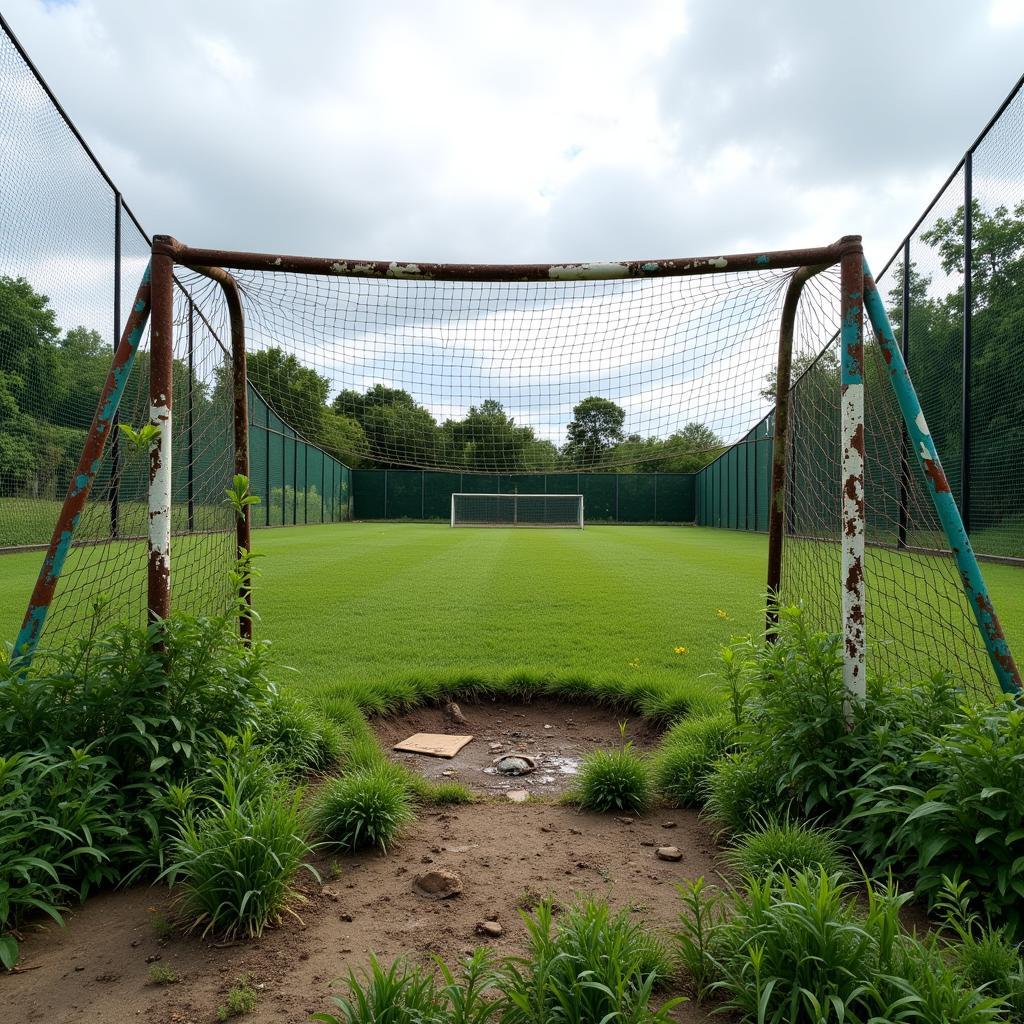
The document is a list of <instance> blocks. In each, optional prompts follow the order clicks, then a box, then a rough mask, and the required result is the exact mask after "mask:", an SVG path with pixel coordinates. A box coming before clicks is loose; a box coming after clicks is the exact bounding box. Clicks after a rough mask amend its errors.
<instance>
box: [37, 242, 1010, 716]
mask: <svg viewBox="0 0 1024 1024" xmlns="http://www.w3.org/2000/svg"><path fill="white" fill-rule="evenodd" d="M175 266H181V267H184V268H187V269H188V270H191V271H194V272H196V273H199V274H202V275H204V276H206V277H208V278H211V279H212V280H214V281H216V282H217V283H218V284H219V285H220V287H221V289H222V290H223V293H224V298H225V301H226V305H227V309H228V313H229V317H230V324H231V355H232V374H231V376H232V387H233V398H234V471H235V473H236V474H239V475H242V476H245V477H248V476H249V444H248V408H247V386H246V379H247V378H246V354H245V321H244V312H243V305H242V297H241V294H240V291H239V287H238V285H237V283H236V281H235V278H234V277H233V276H232V275H231V273H230V271H231V270H233V269H236V270H253V271H264V272H271V273H272V272H288V273H293V274H311V275H322V276H327V277H337V276H348V277H366V278H401V279H408V280H420V281H466V282H544V281H558V282H564V281H599V280H615V279H623V278H652V277H667V276H692V275H706V274H733V273H742V272H744V271H759V270H785V269H789V270H793V271H794V273H793V274H792V276H791V277H790V280H789V284H788V288H787V291H786V294H785V297H784V302H783V306H782V315H781V322H780V327H779V344H778V361H777V368H776V369H777V372H776V384H775V387H776V393H775V422H774V435H773V442H772V474H771V497H770V506H769V524H768V537H769V550H768V571H767V578H766V581H765V583H766V591H767V593H768V595H769V610H768V623H767V625H768V633H769V635H771V632H772V627H773V625H774V624H775V623H776V622H777V611H776V607H775V605H774V603H773V602H774V601H775V600H776V599H777V597H778V595H779V594H780V590H781V579H782V560H783V543H784V532H785V531H784V526H785V523H784V519H785V491H786V476H787V467H786V459H787V442H788V439H789V424H790V415H789V414H790V395H791V384H792V381H791V376H792V355H793V338H794V326H795V323H796V317H797V310H798V307H799V303H800V296H801V293H802V291H803V288H804V285H805V284H806V283H807V282H808V281H809V280H810V279H811V278H812V277H814V276H815V275H816V274H818V273H821V272H822V271H824V270H826V269H829V268H833V267H836V266H838V267H839V273H840V294H841V299H840V303H841V308H840V324H841V326H840V338H839V342H840V382H841V400H840V407H841V431H842V434H841V449H840V452H841V479H842V499H841V500H842V520H841V536H840V538H839V540H840V543H841V546H842V563H841V565H842V570H841V571H842V581H841V583H842V622H843V627H842V642H843V658H844V682H845V685H846V688H847V691H848V693H849V694H850V697H851V699H854V700H863V698H864V695H865V684H866V679H865V650H866V635H865V574H864V554H865V544H866V515H865V494H864V471H865V429H864V377H863V365H864V324H865V314H867V318H868V320H869V322H870V325H871V328H872V330H873V331H874V336H875V339H876V340H877V343H878V345H879V347H880V349H881V352H882V355H883V357H884V359H885V363H886V366H887V370H888V376H889V379H890V383H891V385H892V387H893V390H894V392H895V395H896V399H897V401H898V403H899V407H900V411H901V414H902V418H903V424H904V429H905V431H906V434H907V437H908V440H909V442H910V443H911V444H912V446H913V448H914V451H915V453H916V455H917V458H918V461H919V463H920V468H921V470H922V473H923V474H924V477H925V479H926V480H927V486H928V491H929V496H930V498H931V500H932V503H933V505H934V507H935V511H936V513H937V516H938V519H939V520H940V522H941V524H942V527H943V529H944V530H945V533H946V537H947V539H948V543H949V548H950V550H951V552H952V553H953V557H954V558H955V560H956V563H957V568H958V571H959V575H960V578H961V580H962V583H963V588H964V592H965V595H966V598H967V601H968V603H969V604H970V607H971V610H972V612H973V613H974V617H975V620H976V622H977V625H978V628H979V630H980V633H981V636H982V639H983V641H984V645H985V648H986V650H987V652H988V655H989V658H990V660H991V662H992V665H993V668H994V670H995V673H996V676H997V679H998V681H999V684H1000V687H1001V688H1002V689H1003V690H1004V691H1006V692H1012V693H1017V692H1019V691H1020V688H1021V678H1020V673H1019V671H1018V669H1017V667H1016V665H1015V663H1014V660H1013V657H1012V655H1011V654H1010V651H1009V648H1008V646H1007V643H1006V639H1005V637H1004V635H1003V632H1002V629H1001V627H1000V625H999V621H998V618H997V617H996V614H995V611H994V610H993V608H992V604H991V601H990V600H989V597H988V592H987V590H986V588H985V584H984V581H983V579H982V576H981V572H980V569H979V566H978V562H977V559H976V558H975V556H974V552H973V550H972V549H971V545H970V542H969V540H968V538H967V534H966V532H965V530H964V526H963V522H962V519H961V516H960V512H959V510H958V508H957V506H956V503H955V501H954V499H953V497H952V494H951V493H950V489H949V485H948V483H947V482H946V478H945V474H944V473H943V471H942V467H941V464H940V462H939V458H938V455H937V453H936V450H935V445H934V443H933V442H932V439H931V436H930V434H929V432H928V428H927V424H926V422H925V419H924V415H923V413H922V411H921V406H920V403H919V401H918V399H917V395H916V393H915V391H914V388H913V385H912V383H911V380H910V376H909V373H908V372H907V368H906V365H905V363H904V361H903V358H902V354H901V352H900V348H899V345H898V344H897V343H896V341H895V338H894V336H893V332H892V328H891V326H890V324H889V320H888V315H887V313H886V311H885V308H884V306H883V304H882V301H881V298H880V297H879V294H878V291H877V288H876V287H875V284H874V280H873V278H872V277H871V274H870V271H869V269H868V267H867V264H866V263H865V260H864V254H863V248H862V244H861V238H860V236H858V235H847V236H844V237H842V238H840V239H839V240H838V241H837V242H834V243H833V244H831V245H827V246H822V247H816V248H806V249H791V250H784V251H775V252H762V253H744V254H737V255H727V256H716V257H699V258H688V259H665V260H648V261H640V260H636V261H625V262H609V263H570V264H523V265H515V264H513V265H502V264H491V265H488V264H436V263H400V262H382V261H360V260H351V259H330V258H314V257H304V256H284V255H276V254H267V253H245V252H229V251H221V250H215V249H201V248H192V247H189V246H187V245H184V244H182V243H181V242H179V241H177V240H176V239H174V238H173V237H171V236H169V235H157V236H155V237H154V239H153V247H152V259H151V263H150V268H149V270H148V271H147V276H146V278H145V279H144V281H143V284H142V286H140V289H139V293H138V296H137V300H136V306H135V312H134V313H133V316H132V318H131V320H130V321H129V323H128V325H127V326H126V329H125V333H124V336H123V337H122V339H121V343H120V345H119V347H118V349H117V353H116V355H115V358H114V364H113V366H112V367H111V372H110V376H109V378H108V381H107V387H106V388H105V389H104V392H103V394H102V396H101V399H100V404H99V407H98V409H97V413H96V418H95V419H94V421H93V425H92V428H91V429H90V432H89V435H88V439H87V441H86V444H85V447H84V450H83V453H82V457H81V461H80V464H79V470H78V473H77V474H76V476H75V477H74V478H73V481H72V484H71V486H70V487H69V490H68V494H67V497H66V499H65V503H64V507H63V510H62V513H61V515H60V518H59V521H58V523H57V526H56V528H55V530H54V534H53V539H52V541H51V544H50V549H49V551H48V552H47V555H46V558H45V559H44V563H43V567H42V570H41V572H40V575H39V579H38V581H37V584H36V588H35V591H34V592H33V595H32V600H31V603H30V605H29V608H28V611H27V613H26V616H25V620H24V624H23V626H22V631H21V633H20V634H19V637H18V641H17V648H18V650H19V652H20V653H21V654H22V655H23V656H25V657H31V654H32V652H33V651H34V649H35V647H36V644H37V643H38V640H39V635H40V633H41V631H42V627H43V623H44V622H45V618H46V611H47V608H48V607H49V603H50V601H51V600H52V598H53V594H54V591H55V589H56V586H57V581H58V578H59V575H60V569H61V566H62V564H63V560H64V557H65V556H66V554H67V550H68V548H69V547H70V544H71V543H72V540H73V534H74V526H75V523H76V521H77V519H76V516H77V514H78V513H79V512H80V511H81V508H82V507H83V506H84V503H85V501H86V500H87V498H88V494H89V490H90V488H91V485H92V480H93V477H94V476H95V467H96V466H97V465H98V463H99V459H100V457H101V456H102V454H103V449H104V445H105V443H106V441H107V440H108V438H109V436H110V434H111V424H112V422H113V417H114V415H115V414H116V411H117V404H118V401H119V399H120V390H123V387H124V379H125V378H126V377H127V374H128V373H129V372H130V370H131V364H132V361H133V359H134V355H135V352H136V351H137V349H138V345H139V341H140V338H141V335H142V331H143V329H144V327H145V322H146V318H147V317H148V316H151V321H152V323H151V332H150V366H151V373H150V381H149V399H150V422H151V424H152V425H153V426H154V427H155V428H156V430H155V436H154V439H153V441H152V444H151V449H150V474H149V480H150V484H149V535H148V584H147V595H148V614H149V618H150V620H151V621H160V620H163V619H165V618H166V617H167V616H168V615H169V614H170V611H171V593H172V591H171V579H172V555H171V515H170V510H171V457H172V452H171V442H170V439H171V420H172V416H173V409H172V402H171V396H172V387H171V384H172V380H171V377H172V372H173V338H172V334H173V286H174V268H175ZM119 389H120V390H119ZM236 540H237V547H238V549H239V551H240V552H244V551H249V550H250V549H251V520H250V514H249V508H248V506H247V507H246V508H245V512H244V515H240V516H239V517H238V522H237V536H236ZM239 597H240V600H241V601H242V606H241V610H240V614H239V628H240V633H241V636H242V637H243V638H244V639H246V640H248V639H250V638H251V636H252V618H251V616H250V614H249V611H248V609H249V607H251V592H250V588H249V583H248V580H247V579H244V578H243V580H242V583H241V587H240V594H239Z"/></svg>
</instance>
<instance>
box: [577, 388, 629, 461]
mask: <svg viewBox="0 0 1024 1024" xmlns="http://www.w3.org/2000/svg"><path fill="white" fill-rule="evenodd" d="M572 415H573V418H572V420H571V422H570V423H569V425H568V428H567V431H566V433H567V438H568V439H567V441H566V444H565V456H566V458H567V459H568V460H569V461H570V462H571V463H572V465H574V466H596V465H598V464H599V463H600V462H601V461H602V459H603V458H604V456H606V455H607V454H608V453H609V452H610V451H611V450H612V448H614V446H615V445H617V444H619V443H620V442H621V441H622V440H623V434H622V425H623V424H624V423H625V422H626V412H625V410H624V409H623V408H622V407H621V406H619V405H616V404H615V403H614V402H613V401H612V400H611V399H610V398H600V397H598V396H597V395H590V396H589V397H588V398H584V399H583V401H582V402H580V403H579V404H578V405H576V406H574V407H573V410H572Z"/></svg>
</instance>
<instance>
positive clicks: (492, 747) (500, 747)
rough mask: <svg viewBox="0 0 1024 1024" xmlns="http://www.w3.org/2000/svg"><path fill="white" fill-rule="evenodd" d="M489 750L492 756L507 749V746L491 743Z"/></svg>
mask: <svg viewBox="0 0 1024 1024" xmlns="http://www.w3.org/2000/svg"><path fill="white" fill-rule="evenodd" d="M487 749H488V750H489V751H490V752H491V753H492V754H497V753H498V751H499V750H504V749H505V744H504V743H491V744H489V745H488V747H487Z"/></svg>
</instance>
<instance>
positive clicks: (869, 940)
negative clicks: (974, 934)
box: [682, 869, 1002, 1024]
mask: <svg viewBox="0 0 1024 1024" xmlns="http://www.w3.org/2000/svg"><path fill="white" fill-rule="evenodd" d="M909 895H910V894H900V893H899V892H898V891H897V889H896V888H895V887H893V886H892V885H882V886H877V885H873V884H870V883H869V884H867V886H866V897H867V901H866V908H864V909H862V908H861V904H860V901H859V899H858V896H857V893H856V892H855V891H854V890H853V889H852V888H851V887H850V885H849V884H848V883H845V882H843V881H842V879H841V878H840V877H839V876H836V875H829V874H828V872H827V871H824V870H821V869H819V870H816V871H813V870H812V871H801V872H796V873H795V874H792V875H790V874H774V875H769V876H767V877H766V878H764V879H761V880H755V879H750V880H748V881H747V882H746V883H745V884H744V885H743V886H742V887H740V888H737V889H730V890H728V891H727V892H726V893H725V894H724V896H723V897H720V898H721V900H722V906H721V908H720V909H717V908H716V910H715V911H709V912H708V913H706V914H704V916H703V918H702V919H701V920H702V925H701V933H700V934H699V935H698V933H697V929H696V925H695V916H694V910H693V908H694V905H697V906H698V907H699V906H701V905H702V904H704V903H705V901H706V900H707V898H708V897H707V896H706V895H705V892H704V891H703V890H692V891H691V893H690V899H689V900H688V901H687V904H688V910H689V913H688V914H686V915H685V916H684V917H683V920H682V935H683V936H684V937H686V938H687V940H688V942H689V950H690V952H689V953H688V955H687V959H691V958H695V957H697V956H699V955H702V956H703V961H704V963H703V971H704V977H705V979H711V980H710V981H709V982H708V984H707V986H706V987H707V990H708V991H710V992H713V993H715V994H717V995H718V996H720V997H723V998H724V1000H725V1002H724V1006H723V1008H724V1009H728V1010H732V1011H735V1012H737V1013H738V1014H739V1015H740V1018H741V1019H742V1020H744V1021H757V1022H758V1024H762V1022H763V1024H821V1022H823V1021H825V1020H837V1021H842V1020H853V1021H869V1020H870V1021H875V1022H882V1021H893V1022H895V1021H900V1022H908V1024H917V1022H920V1024H925V1022H927V1024H938V1022H940V1021H953V1020H955V1021H958V1022H960V1024H981V1022H987V1021H996V1020H1000V1019H1001V1006H1002V1001H1001V1000H999V999H995V998H992V997H989V996H987V995H985V994H984V993H981V992H979V991H976V990H975V989H973V988H971V987H970V986H968V985H965V984H964V982H963V980H962V979H961V978H960V977H959V975H958V974H957V973H956V972H955V971H954V970H952V969H951V968H950V967H949V965H948V964H947V963H946V962H945V960H944V958H943V956H942V952H941V948H940V946H939V944H938V941H937V940H935V939H930V940H927V941H922V940H919V939H916V938H914V937H912V936H910V935H908V934H907V933H906V932H905V931H903V929H902V927H901V925H900V910H901V908H902V907H903V905H904V904H905V903H906V901H907V900H908V899H909Z"/></svg>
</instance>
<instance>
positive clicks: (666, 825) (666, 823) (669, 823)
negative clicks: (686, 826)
mask: <svg viewBox="0 0 1024 1024" xmlns="http://www.w3.org/2000/svg"><path fill="white" fill-rule="evenodd" d="M661 827H662V828H675V827H676V823H675V822H674V821H663V822H662V823H661Z"/></svg>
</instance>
